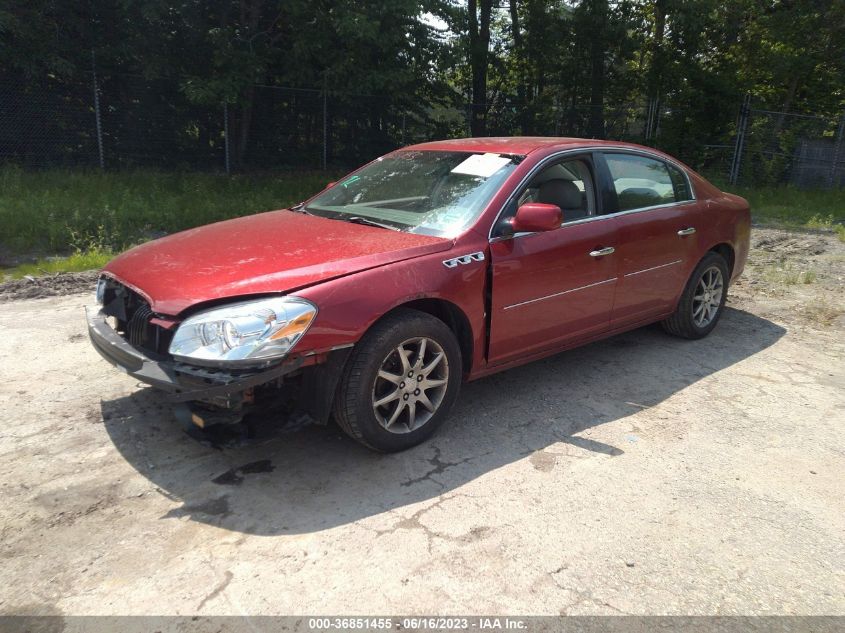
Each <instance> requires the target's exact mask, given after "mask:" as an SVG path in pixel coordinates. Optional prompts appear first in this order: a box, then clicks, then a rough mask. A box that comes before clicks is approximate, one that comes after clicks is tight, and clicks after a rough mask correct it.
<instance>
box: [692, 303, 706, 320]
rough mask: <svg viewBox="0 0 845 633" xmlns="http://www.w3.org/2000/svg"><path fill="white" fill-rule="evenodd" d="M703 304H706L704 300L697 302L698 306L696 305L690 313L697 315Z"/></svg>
mask: <svg viewBox="0 0 845 633" xmlns="http://www.w3.org/2000/svg"><path fill="white" fill-rule="evenodd" d="M705 305H706V304H705V302H704V301H702V302H701V303H699V304H698V307H697V308H695V309H694V310H693V311H692V315H693V316H696V315H698V313H699V312H701V311H702V310H703V309H704V306H705Z"/></svg>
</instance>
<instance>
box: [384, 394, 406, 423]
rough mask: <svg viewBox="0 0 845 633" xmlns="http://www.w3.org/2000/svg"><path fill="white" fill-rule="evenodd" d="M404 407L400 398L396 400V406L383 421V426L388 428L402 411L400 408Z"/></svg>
mask: <svg viewBox="0 0 845 633" xmlns="http://www.w3.org/2000/svg"><path fill="white" fill-rule="evenodd" d="M404 408H405V403H404V402H402V401H401V400H400V401H399V402H397V403H396V408H395V409H394V410H393V413H392V414H391V416H390V419H388V420H387V421H386V422H385V424H384V428H386V429H389V428H390V425H391V424H393V423H394V422H396V419H397V418H398V417H399V414H400V413H402V409H404Z"/></svg>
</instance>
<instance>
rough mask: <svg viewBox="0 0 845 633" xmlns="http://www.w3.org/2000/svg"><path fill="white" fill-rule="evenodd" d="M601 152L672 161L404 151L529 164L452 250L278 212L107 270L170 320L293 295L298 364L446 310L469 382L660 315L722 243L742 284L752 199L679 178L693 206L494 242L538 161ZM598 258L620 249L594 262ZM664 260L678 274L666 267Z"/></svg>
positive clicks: (531, 146)
mask: <svg viewBox="0 0 845 633" xmlns="http://www.w3.org/2000/svg"><path fill="white" fill-rule="evenodd" d="M610 147H614V148H619V147H622V148H628V149H642V150H644V151H647V152H648V153H649V155H651V156H655V155H656V156H658V157H664V158H667V159H668V158H669V157H666V155H665V154H662V153H661V152H658V151H656V150H652V149H649V148H640V147H638V146H635V145H630V144H625V143H616V142H610V141H592V140H583V139H558V138H531V137H520V138H484V139H462V140H450V141H438V142H435V143H424V144H421V145H415V146H412V148H409V149H414V150H418V151H427V150H453V151H455V150H461V151H468V152H494V153H503V154H516V155H521V156H524V157H525V158H524V159H523V160H522V162H521V163H520V164H519V166H518V167H517V168H516V169H515V170H514V172H513V173H512V174H511V176H510V177H509V178H508V180H507V181H506V182H505V183H504V185H503V186H502V188H501V190H500V191H499V192H498V193H497V194H496V195H495V196H494V197H493V199H492V200H491V202H490V204H489V205H488V207H487V208H486V209H485V210H484V211H483V212H482V213H481V214H480V216H479V218H478V220H477V221H476V222H475V224H474V225H473V226H472V227H470V228H469V229H468V230H467V231H465V232H464V233H463V234H462V235H460V236H459V237H457V238H456V239H455V240H445V239H440V238H434V237H426V236H422V235H414V234H408V233H401V232H396V231H389V230H384V229H380V228H375V227H368V226H362V225H357V224H349V223H345V222H341V221H337V220H328V219H322V218H317V217H312V216H307V215H303V214H299V213H294V212H289V211H274V212H270V213H262V214H258V215H253V216H248V217H244V218H239V219H236V220H230V221H227V222H221V223H218V224H213V225H210V226H206V227H201V228H198V229H193V230H190V231H185V232H183V233H178V234H175V235H172V236H169V237H166V238H163V239H161V240H157V241H155V242H151V243H148V244H145V245H142V246H139V247H137V248H135V249H132V250H130V251H128V252H127V253H125V254H123V255H121V256H120V257H118V258H117V259H115V260H114V261H112V262H111V263H110V264H109V265H108V266H107V267H106V270H105V272H106V274H108V275H111V276H113V277H115V278H117V279H118V280H120V281H122V282H123V283H126V284H127V285H129V286H131V287H133V288H134V289H136V290H138V291H139V292H141V293H142V294H143V295H145V296H146V297H147V298H148V299H149V300H150V303H151V305H152V307H153V309H154V310H155V311H156V312H158V313H159V315H160V316H161V317H163V318H164V321H166V322H173V321H174V320H178V318H180V317H181V316H182V315H184V314H185V313H186V312H188V311H191V310H195V309H197V307H198V306H202V305H203V304H206V303H208V302H212V301H222V300H230V301H234V300H237V299H238V298H241V297H248V296H250V295H256V294H266V293H295V294H296V295H297V296H300V297H304V298H307V299H309V300H311V301H313V302H314V303H315V304H316V305H317V306H318V308H319V314H318V317H317V319H316V320H315V322H314V324H313V326H312V327H311V329H310V330H309V331H308V334H307V335H306V336H305V337H304V338H303V339H302V341H300V343H299V344H298V345H297V347H296V349H295V352H300V353H303V352H317V353H322V352H325V351H326V350H329V349H331V348H332V347H335V346H338V345H346V344H350V343H352V344H354V343H355V342H357V341H358V340H359V339H360V338H361V336H363V334H364V333H365V332H366V331H367V329H368V328H369V327H370V326H371V325H372V324H373V323H374V322H375V321H376V320H378V319H379V318H380V317H382V316H383V315H384V314H385V313H386V312H388V311H389V310H391V309H393V308H395V307H397V306H400V305H404V304H407V303H409V302H415V301H416V302H419V301H429V302H430V301H440V302H443V303H444V305H449V306H452V307H453V308H454V309H455V310H457V311H458V312H459V313H460V314H461V315H462V319H464V320H465V324H466V326H467V328H468V331H469V339H470V341H471V347H472V351H471V353H470V354H469V356H470V358H469V359H468V360H469V362H468V378H470V379H473V378H477V377H480V376H482V375H486V374H489V373H491V372H493V371H498V370H500V369H504V368H507V367H511V366H514V365H518V364H521V363H524V362H528V361H530V360H534V359H536V358H541V357H543V356H546V355H549V354H551V353H554V352H556V351H560V350H562V349H567V348H570V347H573V346H575V345H579V344H581V343H584V342H588V341H591V340H596V339H598V338H602V337H604V336H608V335H610V334H612V333H616V332H619V331H624V330H625V329H630V328H632V327H638V326H640V325H644V324H645V323H648V322H651V321H655V320H659V319H661V318H665V317H666V316H668V315H669V314H671V312H672V311H673V310H674V309H675V305H676V304H677V301H678V298H679V296H680V294H681V292H682V290H683V287H684V284H685V283H686V280H687V279H688V277H689V275H690V272H691V271H692V269H693V268H694V267H695V265H696V263H697V262H698V261H699V260H700V259H701V258H702V257H703V256H704V254H705V253H706V252H707V251H708V250H709V249H711V248H713V247H715V246H717V245H719V244H727V245H729V246H730V248H731V249H733V252H734V253H735V263H734V267H733V277H734V278H735V277H736V276H737V275H739V274H740V273H741V272H742V269H743V266H744V264H745V259H746V257H747V253H748V240H749V231H750V217H749V211H748V203H747V202H746V201H745V200H743V199H742V198H739V197H738V196H733V195H731V194H727V193H723V192H721V191H719V190H718V189H717V188H716V187H714V186H713V185H711V184H710V183H708V182H707V181H706V180H704V179H703V178H701V177H700V176H698V175H697V174H695V173H694V172H692V171H691V170H689V169H688V168H685V169H686V170H687V173H688V174H689V176H690V179H691V181H692V185H693V189H694V192H695V194H696V200H695V201H694V202H690V203H688V204H683V205H676V206H671V207H666V208H663V209H652V210H647V211H642V212H638V213H631V214H621V215H614V216H612V217H607V218H599V219H595V220H591V221H588V222H583V223H579V224H565V225H563V226H561V227H559V228H554V229H552V230H548V231H543V232H536V233H534V234H530V235H521V236H518V237H516V238H511V239H501V240H494V241H493V242H489V240H488V236H489V234H490V230H491V226H492V225H493V222H494V221H495V220H496V218H497V216H498V214H499V212H500V210H501V209H502V207H503V205H504V204H505V202H506V201H507V200H508V199H509V197H510V196H511V194H512V193H513V192H514V190H515V188H517V187H518V186H519V184H520V183H521V182H522V180H523V178H524V177H525V176H526V175H527V174H529V173H530V172H531V171H532V169H533V168H534V167H535V166H537V164H538V163H539V162H540V161H542V160H543V159H544V158H546V157H549V156H551V155H553V154H556V153H557V152H560V151H563V150H573V149H590V150H593V151H595V150H601V149H603V148H610ZM596 177H597V178H598V177H600V175H599V174H597V175H596ZM689 226H694V227H695V228H696V233H695V234H694V235H691V236H686V237H682V236H678V235H677V231H678V230H680V229H683V228H687V227H689ZM544 227H545V228H551V226H548V227H546V226H545V224H544ZM535 228H542V227H535ZM604 247H613V248H614V249H615V251H614V253H613V254H610V255H606V256H598V257H594V256H591V255H590V252H591V251H595V250H598V249H600V248H604ZM475 252H482V253H484V255H485V259H484V260H483V261H472V262H471V263H469V264H461V265H458V266H455V267H453V268H447V267H446V266H444V264H443V261H444V260H446V259H449V258H453V257H459V256H461V255H466V254H469V253H475ZM670 262H677V263H672V264H671V265H668V266H666V265H664V264H669V263H670ZM490 284H492V286H491V287H488V286H489V285H490ZM488 296H489V297H490V304H489V306H486V305H485V300H486V297H488ZM538 299H539V300H538ZM417 305H418V306H420V307H422V306H423V305H424V304H417ZM488 311H489V325H490V331H489V332H488V331H487V327H488V318H487V315H486V313H487V312H488Z"/></svg>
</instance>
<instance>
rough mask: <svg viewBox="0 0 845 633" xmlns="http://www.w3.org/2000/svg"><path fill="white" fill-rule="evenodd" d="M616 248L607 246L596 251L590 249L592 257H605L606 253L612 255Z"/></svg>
mask: <svg viewBox="0 0 845 633" xmlns="http://www.w3.org/2000/svg"><path fill="white" fill-rule="evenodd" d="M614 252H616V249H615V248H613V247H612V246H606V247H605V248H600V249H598V250H595V251H590V257H603V256H604V255H612V254H613V253H614Z"/></svg>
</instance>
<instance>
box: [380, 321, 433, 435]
mask: <svg viewBox="0 0 845 633" xmlns="http://www.w3.org/2000/svg"><path fill="white" fill-rule="evenodd" d="M448 382H449V361H448V360H447V358H446V353H445V352H444V351H443V348H442V347H441V346H440V344H439V343H437V341H435V340H433V339H430V338H427V337H418V338H412V339H408V340H406V341H404V342H402V343H400V344H399V345H397V346H396V348H394V349H393V350H391V351H390V353H389V354H388V355H387V356H386V357H385V359H384V361H382V364H381V366H380V367H379V371H378V374H377V375H376V380H375V383H374V384H373V394H372V404H373V412H374V413H375V416H376V420H378V422H379V424H381V426H382V427H383V428H384V429H386V430H387V431H390V432H391V433H410V432H411V431H414V430H416V429H419V428H420V427H422V426H423V425H425V424H426V423H427V422H428V421H429V420H430V419H431V418H432V416H434V414H435V413H436V412H437V410H438V408H439V407H440V404H441V403H442V402H443V398H444V396H445V395H446V388H447V385H448Z"/></svg>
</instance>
